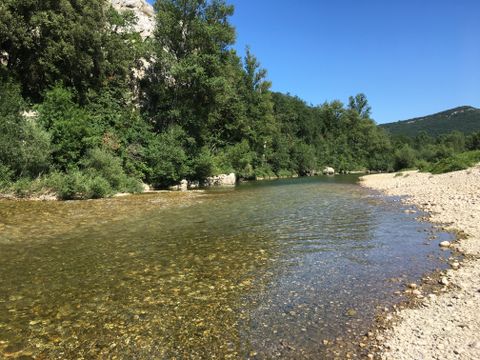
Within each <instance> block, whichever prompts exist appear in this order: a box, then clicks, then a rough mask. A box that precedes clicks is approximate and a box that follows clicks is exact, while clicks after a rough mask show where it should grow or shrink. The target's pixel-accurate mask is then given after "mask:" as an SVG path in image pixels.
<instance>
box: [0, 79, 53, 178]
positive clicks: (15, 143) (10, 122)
mask: <svg viewBox="0 0 480 360" xmlns="http://www.w3.org/2000/svg"><path fill="white" fill-rule="evenodd" d="M24 109H25V104H24V102H23V99H22V97H21V95H20V90H19V87H18V86H15V85H13V84H11V83H6V84H0V163H1V164H3V165H4V166H6V167H8V168H9V169H10V171H11V177H16V178H19V177H31V178H33V177H36V176H38V175H39V174H40V173H42V172H44V171H46V170H47V169H48V167H49V165H50V153H51V147H50V137H49V135H48V134H47V133H46V132H45V130H43V129H42V128H41V126H39V125H38V124H37V123H36V121H35V120H33V119H26V118H25V117H24V116H23V115H22V114H21V112H22V111H23V110H24Z"/></svg>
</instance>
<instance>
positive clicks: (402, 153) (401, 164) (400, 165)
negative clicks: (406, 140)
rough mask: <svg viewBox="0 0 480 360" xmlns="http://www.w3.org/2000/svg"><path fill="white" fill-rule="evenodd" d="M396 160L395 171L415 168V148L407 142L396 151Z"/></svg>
mask: <svg viewBox="0 0 480 360" xmlns="http://www.w3.org/2000/svg"><path fill="white" fill-rule="evenodd" d="M394 160H395V171H398V170H403V169H410V168H413V167H414V166H415V162H416V160H417V158H416V154H415V150H413V149H412V148H411V147H410V145H408V144H405V145H403V147H401V148H400V149H398V150H397V151H395V156H394Z"/></svg>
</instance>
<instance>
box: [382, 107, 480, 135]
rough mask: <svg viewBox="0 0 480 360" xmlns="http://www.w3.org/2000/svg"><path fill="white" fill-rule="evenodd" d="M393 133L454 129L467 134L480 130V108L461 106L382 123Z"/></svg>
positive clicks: (441, 131)
mask: <svg viewBox="0 0 480 360" xmlns="http://www.w3.org/2000/svg"><path fill="white" fill-rule="evenodd" d="M380 126H381V127H382V128H384V129H386V130H388V131H389V132H390V133H391V134H392V135H406V136H416V135H417V134H418V133H420V132H422V131H425V132H426V133H427V134H429V135H430V136H439V135H442V134H448V133H450V132H452V131H454V130H457V131H461V132H463V133H465V134H470V133H472V132H476V131H480V109H477V108H474V107H472V106H461V107H457V108H455V109H451V110H446V111H442V112H439V113H437V114H433V115H428V116H423V117H419V118H415V119H410V120H404V121H398V122H395V123H390V124H382V125H380Z"/></svg>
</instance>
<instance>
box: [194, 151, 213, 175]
mask: <svg viewBox="0 0 480 360" xmlns="http://www.w3.org/2000/svg"><path fill="white" fill-rule="evenodd" d="M192 172H193V173H192V179H194V180H205V179H206V178H207V177H209V176H212V175H214V172H215V159H214V157H213V156H212V154H211V153H210V151H209V150H208V149H207V148H204V149H202V150H201V151H200V154H199V155H198V156H197V157H196V158H194V159H193V162H192Z"/></svg>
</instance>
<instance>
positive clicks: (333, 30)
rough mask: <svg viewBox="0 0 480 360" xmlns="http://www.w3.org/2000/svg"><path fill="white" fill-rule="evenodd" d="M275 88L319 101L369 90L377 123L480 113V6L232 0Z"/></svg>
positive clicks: (465, 2)
mask: <svg viewBox="0 0 480 360" xmlns="http://www.w3.org/2000/svg"><path fill="white" fill-rule="evenodd" d="M228 2H229V3H231V4H233V5H235V15H234V16H233V18H232V19H231V23H232V24H233V25H234V26H235V27H236V29H237V45H236V48H237V49H238V51H239V53H240V54H243V53H244V49H245V46H246V45H250V47H251V49H252V51H253V53H254V54H255V55H256V56H257V57H258V59H259V60H260V62H261V63H262V66H263V67H265V68H266V69H267V70H268V74H269V75H268V76H269V79H270V80H271V81H272V82H273V90H274V91H281V92H285V93H286V92H289V93H291V94H293V95H298V96H299V97H301V98H302V99H304V100H306V101H307V102H308V103H312V104H320V103H323V102H324V101H331V100H334V99H339V100H341V101H344V102H346V101H347V100H348V96H349V95H354V94H356V93H359V92H363V93H365V94H366V95H367V97H368V99H369V101H370V104H371V106H372V108H373V118H374V119H375V120H376V121H377V122H378V123H384V122H391V121H396V120H402V119H407V118H411V117H416V116H421V115H427V114H431V113H434V112H438V111H441V110H445V109H448V108H452V107H455V106H460V105H472V106H476V107H480V1H479V0H396V1H394V0H390V1H388V0H362V1H359V0H335V1H330V0H329V1H327V0H317V1H314V0H297V1H286V0H275V1H273V0H229V1H228Z"/></svg>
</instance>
